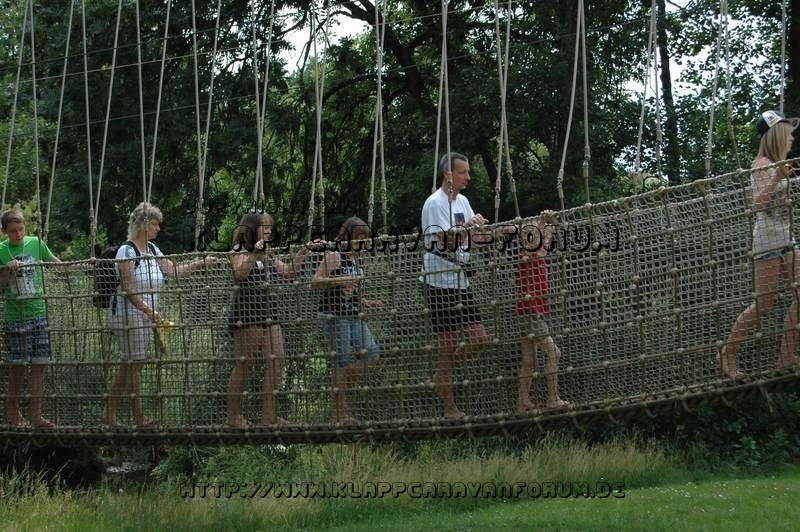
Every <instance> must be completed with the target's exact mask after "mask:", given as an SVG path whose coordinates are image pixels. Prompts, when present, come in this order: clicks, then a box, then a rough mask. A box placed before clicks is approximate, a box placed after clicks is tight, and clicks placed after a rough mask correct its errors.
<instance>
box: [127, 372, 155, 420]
mask: <svg viewBox="0 0 800 532" xmlns="http://www.w3.org/2000/svg"><path fill="white" fill-rule="evenodd" d="M142 369H144V362H138V361H137V362H134V363H133V364H132V365H131V370H130V393H131V396H132V400H133V422H134V424H136V425H138V426H140V427H142V426H147V425H152V424H153V420H152V419H150V418H148V417H145V415H144V409H143V408H142Z"/></svg>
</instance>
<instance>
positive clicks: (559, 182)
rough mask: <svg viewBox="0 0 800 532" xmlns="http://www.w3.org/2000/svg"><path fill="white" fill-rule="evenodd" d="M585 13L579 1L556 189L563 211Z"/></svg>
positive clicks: (581, 0) (580, 0)
mask: <svg viewBox="0 0 800 532" xmlns="http://www.w3.org/2000/svg"><path fill="white" fill-rule="evenodd" d="M582 11H583V0H578V17H577V19H578V22H577V27H576V29H575V52H574V60H573V64H572V91H571V93H570V99H569V115H568V117H567V131H566V133H565V135H564V146H563V149H562V151H561V166H560V167H559V169H558V177H557V178H556V187H557V188H558V200H559V202H560V203H561V210H562V211H563V210H564V208H565V205H564V165H565V164H566V160H567V147H568V145H569V137H570V132H571V130H572V115H573V113H574V111H575V92H576V88H577V82H578V54H579V53H580V36H581V27H582V20H581V12H582Z"/></svg>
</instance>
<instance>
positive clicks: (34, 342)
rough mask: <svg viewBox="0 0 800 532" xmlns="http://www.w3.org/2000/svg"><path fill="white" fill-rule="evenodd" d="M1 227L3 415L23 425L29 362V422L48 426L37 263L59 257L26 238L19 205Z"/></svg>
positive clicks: (46, 343)
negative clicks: (4, 237) (5, 372)
mask: <svg viewBox="0 0 800 532" xmlns="http://www.w3.org/2000/svg"><path fill="white" fill-rule="evenodd" d="M0 227H2V229H3V232H4V233H5V234H6V235H8V240H6V241H5V242H2V243H0V289H2V290H3V297H4V299H5V323H4V325H3V332H4V333H5V337H6V346H7V348H8V363H9V368H8V395H7V396H6V419H8V422H9V424H11V425H14V426H22V425H26V424H27V421H26V420H25V418H24V417H23V416H22V413H21V412H20V410H19V398H20V389H21V388H22V381H23V378H24V376H25V364H30V396H31V403H30V422H31V424H32V425H33V426H35V427H44V428H50V427H53V426H54V425H53V423H52V422H50V421H48V420H47V419H45V418H44V417H42V394H43V391H44V371H45V368H46V367H47V363H48V362H50V340H49V338H48V335H47V306H46V304H45V300H44V290H43V285H42V267H41V266H38V265H37V263H40V262H61V261H60V260H59V259H58V257H56V256H55V255H53V253H52V252H51V251H50V249H49V248H48V247H47V244H45V243H44V242H43V241H42V240H40V239H39V238H38V237H35V236H25V217H24V216H23V214H22V211H20V210H19V209H9V210H7V211H5V212H4V213H3V214H2V216H0Z"/></svg>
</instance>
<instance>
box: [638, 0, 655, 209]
mask: <svg viewBox="0 0 800 532" xmlns="http://www.w3.org/2000/svg"><path fill="white" fill-rule="evenodd" d="M656 20H657V11H656V0H652V1H651V2H650V24H649V30H648V35H647V65H646V66H645V71H644V79H643V80H642V88H643V90H642V107H641V110H640V112H639V130H638V132H637V135H636V157H635V159H634V164H633V179H634V187H633V188H634V191H635V192H637V193H638V192H639V180H640V179H641V177H642V137H643V136H644V117H645V111H646V109H647V88H648V87H649V86H650V79H651V73H653V74H654V75H655V76H656V77H658V59H657V58H656V56H657V54H656V46H655V42H656ZM654 98H655V99H656V101H657V100H658V91H655V93H654ZM658 123H659V115H658V113H656V124H657V125H658ZM642 185H644V180H642Z"/></svg>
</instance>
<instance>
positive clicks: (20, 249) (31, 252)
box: [0, 236, 53, 322]
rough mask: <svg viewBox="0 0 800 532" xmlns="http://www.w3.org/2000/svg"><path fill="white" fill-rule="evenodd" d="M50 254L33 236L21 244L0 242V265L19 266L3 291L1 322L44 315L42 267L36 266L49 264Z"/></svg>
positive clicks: (26, 238) (42, 316)
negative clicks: (16, 264)
mask: <svg viewBox="0 0 800 532" xmlns="http://www.w3.org/2000/svg"><path fill="white" fill-rule="evenodd" d="M52 258H53V252H52V251H50V248H48V247H47V244H45V243H44V242H43V241H41V240H39V238H38V237H35V236H26V237H25V238H23V240H22V244H21V245H19V246H15V245H12V244H11V241H10V240H6V241H5V242H2V243H0V265H2V266H5V265H6V264H8V263H9V262H11V261H12V260H14V259H16V260H18V261H20V262H21V263H22V266H20V268H19V270H17V272H16V273H15V274H13V275H11V276H9V278H8V284H7V285H6V289H5V291H4V292H3V296H4V298H5V312H6V314H5V320H6V321H7V322H10V321H24V320H30V319H33V318H44V317H46V316H47V306H46V305H45V301H44V299H43V296H44V289H43V284H42V267H41V266H40V265H39V264H37V263H41V262H47V261H50V260H51V259H52Z"/></svg>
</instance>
